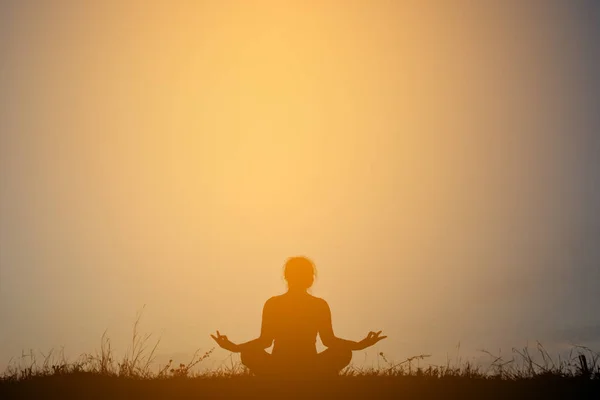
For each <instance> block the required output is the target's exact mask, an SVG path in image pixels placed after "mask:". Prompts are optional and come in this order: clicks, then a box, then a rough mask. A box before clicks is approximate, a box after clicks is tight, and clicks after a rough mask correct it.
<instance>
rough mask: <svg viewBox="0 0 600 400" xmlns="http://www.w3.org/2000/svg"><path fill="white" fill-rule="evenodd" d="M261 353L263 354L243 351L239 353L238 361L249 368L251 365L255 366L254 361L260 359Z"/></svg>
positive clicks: (257, 351)
mask: <svg viewBox="0 0 600 400" xmlns="http://www.w3.org/2000/svg"><path fill="white" fill-rule="evenodd" d="M261 353H264V350H263V351H260V350H256V349H249V350H244V351H242V352H241V353H240V360H241V361H242V364H244V365H245V366H247V367H249V366H251V365H254V364H256V361H257V360H259V359H260V358H261V355H262V354H261Z"/></svg>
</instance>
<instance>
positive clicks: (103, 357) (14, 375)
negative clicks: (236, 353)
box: [0, 322, 600, 400]
mask: <svg viewBox="0 0 600 400" xmlns="http://www.w3.org/2000/svg"><path fill="white" fill-rule="evenodd" d="M149 339H150V336H149V335H146V336H141V335H139V334H138V333H137V322H136V324H135V325H134V330H133V338H132V343H131V348H130V349H129V351H128V352H127V353H126V354H125V356H123V357H122V358H120V359H119V360H116V359H115V356H114V352H113V351H112V349H111V346H110V341H109V340H108V338H106V337H103V338H102V342H101V343H102V345H101V348H100V350H99V352H97V353H95V354H84V355H82V356H81V357H80V358H79V359H78V360H76V361H70V362H68V361H67V360H66V359H65V357H64V356H63V355H62V354H53V353H52V352H50V353H49V354H45V355H44V354H41V356H39V355H36V354H34V353H33V352H30V353H29V354H23V355H22V356H21V357H20V358H19V359H17V360H13V362H12V363H11V364H10V365H9V367H8V368H7V370H6V371H5V372H4V373H3V374H2V375H1V376H0V399H2V400H5V399H61V400H65V399H117V400H118V399H171V398H240V397H241V398H256V399H265V400H266V399H281V398H282V399H288V398H298V399H313V398H324V399H350V398H364V399H370V398H374V399H381V398H406V399H412V398H418V399H422V400H425V399H440V398H444V399H455V398H456V399H464V398H473V399H475V398H477V399H515V398H523V399H525V398H526V399H595V400H600V355H599V354H598V353H596V352H594V351H592V350H590V349H587V348H584V347H574V348H573V350H572V352H571V354H570V355H569V356H568V357H566V358H564V359H561V358H558V359H556V358H553V357H551V356H550V355H549V354H548V353H547V352H546V351H545V350H544V348H543V347H542V346H541V345H539V344H538V346H537V347H536V349H534V350H533V351H531V352H530V350H529V349H527V348H525V349H522V350H516V349H513V353H512V354H513V356H512V358H511V359H508V360H506V359H503V358H500V357H494V356H493V355H491V354H489V355H490V357H491V360H492V361H491V363H490V365H488V366H487V367H485V368H484V367H482V366H478V365H473V364H471V363H469V362H464V363H462V364H460V363H459V365H452V366H451V365H449V364H448V365H445V366H428V367H427V368H421V367H419V365H420V364H421V363H423V362H422V360H424V359H425V358H427V357H428V356H427V355H419V356H415V357H410V358H408V359H406V360H404V361H402V362H388V361H387V360H386V358H385V356H384V355H383V354H380V357H381V359H382V360H383V361H384V366H382V367H380V368H378V369H360V368H355V367H348V368H346V369H345V370H344V371H342V373H341V374H340V376H336V377H332V378H328V379H321V380H317V379H308V378H307V377H302V376H293V377H288V378H286V379H273V378H270V379H267V378H259V377H255V376H252V375H250V374H249V372H248V371H247V370H245V369H244V368H243V367H242V366H241V365H239V364H232V365H231V366H229V367H221V368H219V369H216V370H211V371H203V372H198V370H197V367H198V366H199V365H200V364H201V362H202V361H203V360H205V359H206V358H208V357H210V355H211V352H212V350H211V351H208V352H205V353H200V352H197V353H196V354H194V355H193V357H192V359H191V360H190V361H189V362H188V363H187V364H180V365H179V366H175V365H172V363H169V364H167V365H165V366H163V367H158V368H156V367H155V366H154V363H153V361H154V354H155V352H156V349H157V347H158V344H159V342H156V343H155V344H154V345H153V346H150V345H149Z"/></svg>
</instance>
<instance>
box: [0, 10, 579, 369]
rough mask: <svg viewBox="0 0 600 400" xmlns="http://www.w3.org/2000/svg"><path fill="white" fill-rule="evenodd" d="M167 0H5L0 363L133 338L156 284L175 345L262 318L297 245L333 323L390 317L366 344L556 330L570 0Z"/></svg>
mask: <svg viewBox="0 0 600 400" xmlns="http://www.w3.org/2000/svg"><path fill="white" fill-rule="evenodd" d="M174 3H175V4H176V5H173V4H172V2H162V3H160V2H134V1H127V2H124V1H118V2H117V1H115V2H110V1H107V2H79V1H72V2H65V1H63V2H53V3H52V4H50V3H49V2H40V3H38V4H35V6H33V3H23V4H20V3H11V5H9V6H6V8H7V9H6V10H5V11H7V14H6V15H10V21H11V22H10V24H8V25H6V27H5V28H3V29H5V30H6V32H4V31H3V33H7V34H6V35H4V34H3V35H2V36H3V37H4V39H3V42H2V44H3V48H5V49H7V51H6V53H5V54H7V55H8V56H7V57H5V61H4V63H3V69H2V75H1V76H0V79H1V82H2V86H1V88H2V93H3V94H2V95H1V98H0V100H1V102H0V104H1V105H2V109H1V110H0V112H1V114H0V116H1V117H2V118H1V119H0V120H1V122H0V124H1V128H2V134H1V135H2V136H1V139H2V142H1V145H2V146H1V150H0V151H1V156H2V168H1V169H0V173H1V178H2V192H1V196H2V197H1V199H2V202H1V206H2V209H1V211H2V220H1V221H2V222H1V228H2V231H1V233H2V237H1V240H2V241H1V249H2V251H1V253H0V256H1V258H0V260H1V269H0V273H1V275H0V276H1V281H0V299H1V300H2V302H1V304H0V312H1V314H0V315H1V317H2V322H3V323H2V334H3V341H2V343H0V361H1V362H3V361H4V359H5V358H6V359H8V357H10V356H12V355H18V354H20V351H21V349H28V348H30V347H31V348H39V349H41V350H47V349H48V348H50V347H53V346H57V347H59V346H62V345H64V346H66V349H67V350H68V351H69V352H70V353H72V354H79V353H80V352H83V351H91V350H92V349H94V348H95V347H97V346H98V343H99V339H100V335H101V334H102V332H103V331H104V330H105V329H107V328H108V330H109V331H108V332H109V335H110V336H111V337H112V338H113V340H114V342H115V346H116V347H117V348H119V346H121V348H123V349H124V348H125V347H126V345H127V341H128V340H129V332H130V329H131V326H132V323H133V319H134V317H135V313H136V311H137V310H139V309H140V308H141V307H142V305H144V304H146V305H147V306H146V310H145V316H144V320H143V324H142V327H143V328H144V330H146V331H149V332H154V333H155V334H156V335H162V337H163V341H162V345H161V346H162V351H163V352H164V353H173V352H184V353H185V352H191V351H193V350H194V349H195V348H198V347H202V348H209V347H212V346H213V344H212V343H211V342H210V338H209V336H208V334H209V333H210V332H212V331H213V330H215V329H220V330H221V332H225V333H227V335H228V336H229V337H230V338H231V339H232V340H239V341H245V340H248V339H251V338H253V337H254V336H256V335H257V334H258V328H259V324H260V312H261V309H262V304H263V303H264V301H265V300H266V299H267V298H268V297H270V296H272V295H274V294H278V293H280V292H281V291H282V290H284V289H285V286H284V284H283V281H282V277H281V268H282V265H283V262H284V261H285V259H286V258H287V257H289V256H292V255H300V254H304V255H307V256H309V257H311V258H312V259H314V261H315V262H316V265H317V268H319V278H318V280H317V283H316V285H315V287H314V290H313V293H314V294H315V295H317V296H320V297H324V298H325V299H326V300H328V301H329V303H330V305H331V309H332V312H333V323H334V329H335V330H336V333H338V334H339V335H340V336H343V337H347V338H349V339H355V340H358V339H360V338H361V337H362V336H364V335H365V334H366V333H367V332H368V331H369V330H380V329H383V330H384V332H385V333H386V334H387V335H388V336H389V338H388V339H386V340H385V341H384V342H381V343H380V344H378V348H377V349H372V351H371V352H372V353H373V354H375V352H376V351H384V352H386V353H387V354H390V355H391V357H395V358H402V357H407V356H410V355H414V354H420V353H434V354H438V355H439V356H441V357H442V358H444V359H445V357H446V353H445V352H446V351H451V350H452V349H453V348H454V346H455V345H456V344H457V343H458V342H459V341H466V342H468V343H469V344H470V346H471V349H472V350H474V349H475V348H480V347H487V346H490V347H493V348H497V347H498V345H505V346H509V347H508V348H510V346H519V345H521V344H523V343H524V342H525V341H526V340H536V339H543V335H544V334H545V332H550V330H547V329H550V328H552V327H553V326H554V325H553V323H554V322H552V319H551V318H549V315H551V313H552V307H553V304H554V303H555V302H561V299H562V298H561V296H562V294H561V293H563V292H561V291H560V290H558V289H556V288H555V286H554V285H555V284H556V282H559V281H560V279H562V278H561V277H563V278H564V277H565V276H568V272H569V269H568V268H569V252H568V240H569V238H570V237H571V236H569V235H570V232H571V228H572V226H573V224H574V222H573V221H574V218H575V217H576V216H577V208H576V206H575V200H574V198H573V196H572V193H571V192H570V189H569V188H570V186H569V185H570V182H571V177H572V176H573V174H575V173H576V172H574V171H573V170H572V169H571V165H572V161H573V160H574V159H576V157H577V153H576V149H575V147H574V146H575V145H574V144H573V142H572V141H570V140H569V137H568V135H565V132H567V131H569V129H571V128H570V127H571V125H570V122H571V121H572V118H570V117H571V116H573V115H575V114H576V112H577V106H576V103H575V102H574V100H573V98H574V96H575V95H574V94H573V93H574V92H573V89H572V88H573V85H574V83H575V81H574V79H576V78H575V75H574V74H573V71H575V70H574V68H575V66H574V64H573V61H571V60H573V59H574V58H575V56H577V52H576V48H574V47H573V46H571V45H570V44H572V43H575V42H576V39H577V38H576V36H575V33H574V30H573V29H572V26H571V25H570V24H571V22H570V20H569V19H568V13H565V12H564V11H565V9H563V8H564V7H563V6H559V5H553V6H542V5H540V4H537V3H535V2H498V3H497V4H496V5H492V3H491V2H457V4H455V5H453V6H452V7H451V6H450V2H448V4H446V3H444V2H441V3H440V2H431V3H426V2H422V1H418V2H417V1H415V2H409V1H407V2H385V1H348V2H276V1H270V2H266V1H262V2H252V4H251V3H249V2H227V1H223V2H221V1H214V2H184V1H180V2H174ZM484 3H485V5H484ZM525 3H526V4H525ZM459 4H461V5H464V7H461V6H459ZM467 5H468V6H467ZM561 18H563V19H561ZM7 20H8V17H7ZM7 38H8V39H7ZM549 271H551V272H549ZM557 290H558V291H557ZM569 318H571V320H572V321H571V320H569ZM586 318H587V316H585V315H578V316H564V319H562V320H563V321H565V323H566V322H569V321H571V322H572V323H573V324H576V323H587V322H586V321H588V319H586ZM555 322H556V321H555ZM571 322H569V323H571ZM540 335H541V336H542V337H540ZM373 354H371V356H372V355H373ZM225 356H226V353H224V352H223V353H218V354H217V355H216V356H215V357H216V358H215V359H216V360H220V359H222V358H223V357H225ZM358 357H359V358H361V357H362V356H358ZM359 361H360V360H359Z"/></svg>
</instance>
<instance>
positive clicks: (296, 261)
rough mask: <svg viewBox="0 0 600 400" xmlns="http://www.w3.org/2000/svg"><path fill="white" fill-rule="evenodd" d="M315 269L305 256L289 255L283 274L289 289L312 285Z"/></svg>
mask: <svg viewBox="0 0 600 400" xmlns="http://www.w3.org/2000/svg"><path fill="white" fill-rule="evenodd" d="M316 273H317V270H316V268H315V264H314V263H313V262H312V261H311V260H310V259H308V258H307V257H304V256H300V257H290V258H288V260H287V261H286V263H285V269H284V272H283V276H284V277H285V280H286V281H287V283H288V287H289V288H290V289H304V290H306V289H308V288H310V287H311V286H312V284H313V282H314V280H315V275H316Z"/></svg>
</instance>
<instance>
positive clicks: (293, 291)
mask: <svg viewBox="0 0 600 400" xmlns="http://www.w3.org/2000/svg"><path fill="white" fill-rule="evenodd" d="M306 290H307V289H303V288H294V287H288V291H287V292H288V293H289V294H307V292H306Z"/></svg>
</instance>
